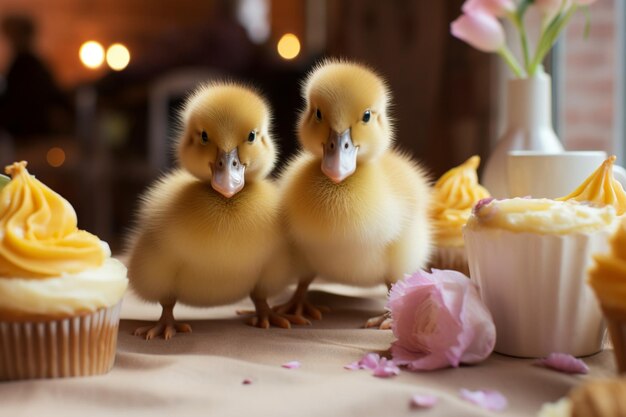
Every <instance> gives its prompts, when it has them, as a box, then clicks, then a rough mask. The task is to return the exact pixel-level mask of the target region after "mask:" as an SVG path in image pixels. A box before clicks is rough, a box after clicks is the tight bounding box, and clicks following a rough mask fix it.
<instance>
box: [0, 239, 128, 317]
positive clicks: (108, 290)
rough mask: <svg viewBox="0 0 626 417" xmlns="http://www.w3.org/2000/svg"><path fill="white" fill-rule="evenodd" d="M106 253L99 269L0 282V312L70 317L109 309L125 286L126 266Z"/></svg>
mask: <svg viewBox="0 0 626 417" xmlns="http://www.w3.org/2000/svg"><path fill="white" fill-rule="evenodd" d="M101 245H102V248H103V251H104V252H105V253H106V254H107V258H106V259H105V261H104V263H103V264H102V266H100V267H99V268H90V269H85V270H83V271H80V272H77V273H64V274H61V275H60V276H58V277H51V278H46V279H32V278H19V277H14V278H10V279H0V309H2V310H8V311H9V312H15V313H22V314H34V315H49V316H54V315H72V314H74V313H76V312H79V311H95V310H97V309H100V308H106V307H111V306H113V305H115V304H117V303H118V302H119V301H120V300H121V299H122V295H123V294H124V291H125V290H126V287H127V286H128V278H127V277H126V267H125V266H124V265H123V264H122V263H121V262H120V261H118V260H117V259H115V258H112V257H110V255H111V252H110V250H109V248H108V245H107V244H106V243H104V242H101Z"/></svg>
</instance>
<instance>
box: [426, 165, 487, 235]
mask: <svg viewBox="0 0 626 417" xmlns="http://www.w3.org/2000/svg"><path fill="white" fill-rule="evenodd" d="M478 165H480V157H479V156H476V155H474V156H472V157H471V158H469V159H468V160H467V161H465V162H464V163H463V164H461V165H459V166H458V167H455V168H452V169H451V170H449V171H448V172H446V173H445V174H443V176H442V177H441V178H439V181H437V183H436V184H435V187H434V190H433V191H434V192H433V194H434V207H433V224H434V226H435V239H436V241H437V244H438V245H439V246H445V247H458V246H463V232H462V229H463V225H465V223H466V222H467V219H468V218H469V216H470V214H471V213H472V207H474V205H475V204H476V203H477V202H478V201H479V200H481V199H483V198H486V197H489V191H487V190H486V189H485V188H484V187H482V186H481V185H480V184H478V175H477V174H476V170H477V169H478Z"/></svg>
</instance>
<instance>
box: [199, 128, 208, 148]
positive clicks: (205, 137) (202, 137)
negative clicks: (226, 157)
mask: <svg viewBox="0 0 626 417" xmlns="http://www.w3.org/2000/svg"><path fill="white" fill-rule="evenodd" d="M200 140H201V141H202V144H203V145H206V144H207V143H209V135H207V133H206V132H205V131H204V130H203V131H202V134H201V135H200Z"/></svg>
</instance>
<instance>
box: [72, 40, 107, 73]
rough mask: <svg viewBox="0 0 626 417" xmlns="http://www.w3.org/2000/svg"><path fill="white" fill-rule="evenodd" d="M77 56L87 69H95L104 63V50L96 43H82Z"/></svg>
mask: <svg viewBox="0 0 626 417" xmlns="http://www.w3.org/2000/svg"><path fill="white" fill-rule="evenodd" d="M78 54H79V56H80V60H81V62H82V63H83V65H84V66H86V67H87V68H91V69H96V68H98V67H99V66H100V65H102V63H103V62H104V48H103V47H102V45H100V44H99V43H98V42H96V41H88V42H85V43H83V44H82V46H81V47H80V51H79V53H78Z"/></svg>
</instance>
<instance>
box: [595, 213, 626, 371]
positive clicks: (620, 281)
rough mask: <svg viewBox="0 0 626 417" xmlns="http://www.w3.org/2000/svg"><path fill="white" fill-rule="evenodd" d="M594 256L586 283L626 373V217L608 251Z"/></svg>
mask: <svg viewBox="0 0 626 417" xmlns="http://www.w3.org/2000/svg"><path fill="white" fill-rule="evenodd" d="M594 259H595V265H594V267H593V268H592V269H591V270H590V271H589V284H590V285H591V287H592V288H593V290H594V292H595V293H596V296H597V297H598V300H600V305H601V306H602V311H603V312H604V317H605V318H606V322H607V326H608V328H609V335H610V336H611V341H612V342H613V349H614V353H615V361H616V362H617V367H618V369H619V372H620V373H621V374H623V373H626V219H624V220H622V222H621V223H620V225H619V227H618V228H617V231H616V232H615V234H614V235H613V237H612V238H611V250H610V252H609V253H608V254H601V255H596V256H595V257H594Z"/></svg>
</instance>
